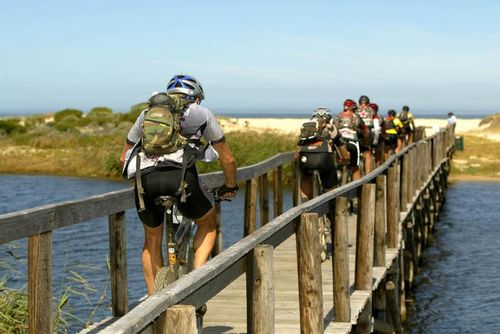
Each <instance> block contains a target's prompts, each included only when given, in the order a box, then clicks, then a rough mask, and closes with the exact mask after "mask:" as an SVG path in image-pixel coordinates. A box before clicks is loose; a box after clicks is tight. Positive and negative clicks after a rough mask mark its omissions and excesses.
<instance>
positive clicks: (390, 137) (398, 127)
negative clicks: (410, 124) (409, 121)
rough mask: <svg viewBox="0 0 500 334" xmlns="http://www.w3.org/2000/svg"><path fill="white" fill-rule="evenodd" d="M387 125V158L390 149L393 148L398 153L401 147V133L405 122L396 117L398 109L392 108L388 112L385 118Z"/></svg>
mask: <svg viewBox="0 0 500 334" xmlns="http://www.w3.org/2000/svg"><path fill="white" fill-rule="evenodd" d="M384 127H385V155H386V156H385V158H386V159H387V156H388V155H389V151H390V150H393V151H395V152H396V153H398V152H399V151H400V150H401V148H402V145H401V138H400V134H401V133H402V132H403V124H402V123H401V121H400V120H399V118H397V117H396V111H395V110H394V109H390V110H389V111H388V112H387V117H386V118H385V120H384Z"/></svg>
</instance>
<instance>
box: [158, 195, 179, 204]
mask: <svg viewBox="0 0 500 334" xmlns="http://www.w3.org/2000/svg"><path fill="white" fill-rule="evenodd" d="M176 201H177V199H176V198H175V197H174V196H169V195H166V196H158V197H156V198H155V199H154V204H155V205H163V206H167V205H168V206H172V205H173V204H174V203H176Z"/></svg>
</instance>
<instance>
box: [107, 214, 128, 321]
mask: <svg viewBox="0 0 500 334" xmlns="http://www.w3.org/2000/svg"><path fill="white" fill-rule="evenodd" d="M108 225H109V261H110V267H111V268H110V269H111V310H112V314H113V316H122V315H124V314H125V313H127V312H128V283H127V282H128V281H127V236H126V233H125V231H126V229H125V212H124V211H122V212H119V213H115V214H113V215H110V216H109V223H108Z"/></svg>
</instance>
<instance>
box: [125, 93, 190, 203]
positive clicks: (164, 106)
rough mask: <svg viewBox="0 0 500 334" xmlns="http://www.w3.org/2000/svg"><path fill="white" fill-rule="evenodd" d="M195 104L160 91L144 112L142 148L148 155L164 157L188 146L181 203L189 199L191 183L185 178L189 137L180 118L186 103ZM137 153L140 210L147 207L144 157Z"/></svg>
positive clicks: (183, 170)
mask: <svg viewBox="0 0 500 334" xmlns="http://www.w3.org/2000/svg"><path fill="white" fill-rule="evenodd" d="M189 103H191V101H189V100H185V99H182V98H181V97H180V96H177V95H168V94H166V93H158V94H155V95H153V96H152V97H151V98H150V99H149V103H148V104H149V107H148V109H147V110H146V111H145V113H144V121H143V122H142V124H141V129H142V136H141V147H140V149H139V151H142V152H144V154H145V155H146V157H155V156H161V155H164V154H170V153H174V152H177V151H178V150H180V149H184V154H183V162H182V172H181V182H180V185H179V189H178V190H177V194H179V195H181V202H185V201H186V191H185V190H186V188H187V182H186V181H185V179H184V178H185V174H186V168H187V163H188V161H187V160H188V156H187V152H189V150H188V145H186V144H187V139H186V138H185V137H183V136H182V135H181V125H180V118H181V116H182V114H183V113H184V110H185V108H186V106H187V105H188V104H189ZM138 153H139V152H137V157H136V171H135V172H136V177H135V181H136V188H137V193H138V196H137V197H138V199H139V211H143V210H145V205H144V188H143V187H142V179H141V158H140V156H139V154H138Z"/></svg>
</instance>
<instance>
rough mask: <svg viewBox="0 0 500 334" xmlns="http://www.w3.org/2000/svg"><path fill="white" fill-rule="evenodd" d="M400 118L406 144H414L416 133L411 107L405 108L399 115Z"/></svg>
mask: <svg viewBox="0 0 500 334" xmlns="http://www.w3.org/2000/svg"><path fill="white" fill-rule="evenodd" d="M398 118H399V120H400V121H401V123H403V130H404V140H405V144H411V143H413V133H414V132H415V122H414V120H413V115H412V113H411V112H410V107H408V106H403V108H402V110H401V112H400V113H399V115H398Z"/></svg>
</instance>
